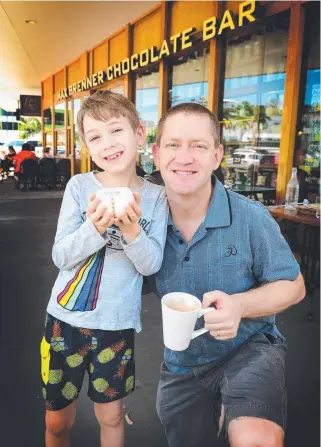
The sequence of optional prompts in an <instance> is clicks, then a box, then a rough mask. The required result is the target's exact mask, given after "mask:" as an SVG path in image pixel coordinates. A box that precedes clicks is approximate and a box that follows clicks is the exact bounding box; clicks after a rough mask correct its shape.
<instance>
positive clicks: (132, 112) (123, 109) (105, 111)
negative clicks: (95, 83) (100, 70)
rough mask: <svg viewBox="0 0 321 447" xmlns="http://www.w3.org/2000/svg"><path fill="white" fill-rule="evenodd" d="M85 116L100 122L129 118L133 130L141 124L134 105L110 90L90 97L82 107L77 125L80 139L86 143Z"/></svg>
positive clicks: (101, 91) (99, 91)
mask: <svg viewBox="0 0 321 447" xmlns="http://www.w3.org/2000/svg"><path fill="white" fill-rule="evenodd" d="M85 115H88V116H90V117H91V118H93V119H95V120H98V121H108V120H110V119H111V118H114V117H115V118H119V117H120V116H122V117H124V118H127V119H128V121H129V122H130V125H131V127H132V128H133V130H136V129H137V128H138V126H139V124H140V120H139V116H138V113H137V110H136V108H135V106H134V104H133V103H132V102H131V101H129V99H127V98H126V97H125V96H124V95H121V94H119V93H114V92H111V91H110V90H98V91H97V92H96V93H94V94H93V95H91V96H89V98H87V99H86V100H85V101H84V102H83V104H82V105H81V107H80V110H79V112H78V116H77V123H78V129H79V134H80V137H81V138H82V140H83V141H85V132H84V117H85Z"/></svg>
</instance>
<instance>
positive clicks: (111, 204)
mask: <svg viewBox="0 0 321 447" xmlns="http://www.w3.org/2000/svg"><path fill="white" fill-rule="evenodd" d="M96 197H97V198H98V199H100V200H101V202H102V203H101V204H100V205H99V206H98V208H99V207H101V206H103V205H104V206H106V208H107V210H108V211H109V212H110V213H114V214H115V215H116V216H117V215H119V214H120V213H122V212H123V211H124V209H125V208H126V206H127V205H128V204H129V203H130V202H131V201H134V196H133V193H132V192H131V190H130V189H129V188H126V187H119V188H103V189H99V190H98V192H97V194H96Z"/></svg>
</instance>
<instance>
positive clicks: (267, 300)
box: [234, 273, 305, 318]
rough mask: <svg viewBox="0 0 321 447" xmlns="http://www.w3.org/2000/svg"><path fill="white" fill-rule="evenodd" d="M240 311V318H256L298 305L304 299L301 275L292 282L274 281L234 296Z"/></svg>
mask: <svg viewBox="0 0 321 447" xmlns="http://www.w3.org/2000/svg"><path fill="white" fill-rule="evenodd" d="M234 297H235V298H237V299H238V301H239V305H240V308H241V309H242V316H241V318H257V317H266V316H269V315H274V314H277V313H279V312H282V311H283V310H285V309H287V308H288V307H290V306H293V305H294V304H297V303H299V302H300V301H301V300H303V298H304V297H305V286H304V281H303V277H302V275H301V273H300V274H299V275H298V277H297V278H296V279H295V280H294V281H285V280H280V281H275V282H272V283H268V284H264V285H262V286H261V287H258V288H257V289H252V290H249V291H248V292H245V293H239V294H236V295H234Z"/></svg>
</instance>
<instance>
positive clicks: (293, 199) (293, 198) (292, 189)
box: [285, 168, 300, 211]
mask: <svg viewBox="0 0 321 447" xmlns="http://www.w3.org/2000/svg"><path fill="white" fill-rule="evenodd" d="M299 189H300V185H299V182H298V179H297V168H292V176H291V178H290V181H289V183H288V185H287V187H286V197H285V209H286V210H290V211H295V210H296V205H297V204H298V200H299Z"/></svg>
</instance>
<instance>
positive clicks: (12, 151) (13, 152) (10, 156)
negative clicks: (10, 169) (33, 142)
mask: <svg viewBox="0 0 321 447" xmlns="http://www.w3.org/2000/svg"><path fill="white" fill-rule="evenodd" d="M8 151H9V153H8V154H7V159H8V160H10V161H11V162H13V160H14V158H15V156H16V155H17V152H16V150H15V148H14V147H13V146H9V147H8Z"/></svg>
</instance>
